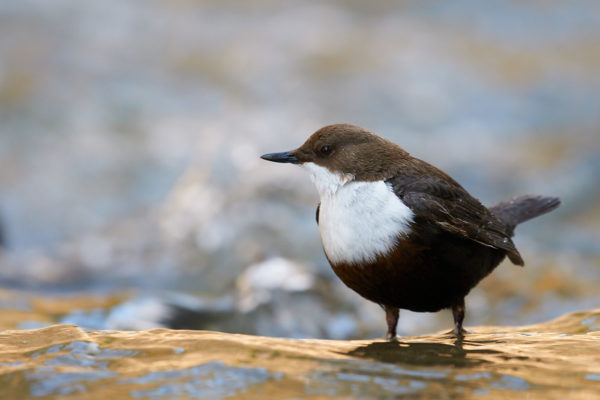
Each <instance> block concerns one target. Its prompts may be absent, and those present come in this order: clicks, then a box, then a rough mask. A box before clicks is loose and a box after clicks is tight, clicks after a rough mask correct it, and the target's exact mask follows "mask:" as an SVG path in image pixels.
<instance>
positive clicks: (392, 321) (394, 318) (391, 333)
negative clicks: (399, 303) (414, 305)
mask: <svg viewBox="0 0 600 400" xmlns="http://www.w3.org/2000/svg"><path fill="white" fill-rule="evenodd" d="M383 309H384V310H385V322H387V326H388V330H387V334H386V335H385V338H386V339H387V340H390V341H392V340H394V339H396V326H397V325H398V316H399V315H400V309H398V308H396V307H390V306H383Z"/></svg>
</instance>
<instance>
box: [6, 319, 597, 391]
mask: <svg viewBox="0 0 600 400" xmlns="http://www.w3.org/2000/svg"><path fill="white" fill-rule="evenodd" d="M598 318H600V310H593V311H588V312H579V313H573V314H568V315H565V316H563V317H561V318H558V319H556V320H554V321H551V322H547V323H543V324H538V325H528V326H522V327H477V328H471V330H472V332H471V333H470V334H468V335H467V337H466V338H465V339H464V340H463V341H458V340H456V339H455V338H454V337H453V336H452V335H450V334H445V333H438V334H432V335H423V336H414V337H403V338H400V339H399V341H397V342H392V343H389V342H385V341H382V340H359V341H334V340H316V339H306V340H292V339H281V338H267V337H261V336H249V335H235V334H225V333H220V332H213V331H172V330H165V329H155V330H149V331H142V332H128V331H84V330H82V329H81V328H78V327H76V326H71V325H53V326H49V327H46V328H42V329H36V330H25V331H2V332H1V333H0V397H1V398H6V399H12V398H36V397H40V398H47V399H52V398H57V399H58V398H61V399H62V398H76V399H91V398H108V397H110V398H112V399H121V398H144V399H146V398H149V399H173V398H198V399H220V398H240V399H241V398H243V399H253V398H255V399H265V398H320V397H335V398H396V397H397V396H400V395H406V396H408V397H410V398H411V399H447V398H464V399H469V398H479V397H480V396H482V398H485V399H504V398H508V397H515V398H527V399H544V400H547V399H565V398H568V399H594V398H600V346H599V345H598V344H599V343H600V325H598V324H594V323H595V321H596V320H597V319H598Z"/></svg>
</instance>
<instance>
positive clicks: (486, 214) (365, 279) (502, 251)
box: [262, 124, 560, 339]
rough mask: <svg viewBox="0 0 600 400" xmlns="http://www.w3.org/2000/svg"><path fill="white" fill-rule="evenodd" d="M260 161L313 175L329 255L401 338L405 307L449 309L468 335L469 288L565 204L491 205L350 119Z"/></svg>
mask: <svg viewBox="0 0 600 400" xmlns="http://www.w3.org/2000/svg"><path fill="white" fill-rule="evenodd" d="M262 158H263V159H265V160H269V161H275V162H281V163H292V164H300V165H301V166H302V167H304V168H305V169H307V170H308V171H309V172H310V175H311V178H312V181H313V183H314V184H315V186H316V187H317V190H318V191H319V196H320V203H319V205H318V206H317V223H318V225H319V231H320V232H321V241H322V243H323V249H324V250H325V255H326V257H327V260H328V261H329V263H330V264H331V267H332V268H333V271H334V272H335V273H336V275H337V276H338V277H339V278H340V279H341V280H342V281H343V282H344V283H345V284H346V285H347V286H348V287H350V288H351V289H353V290H354V291H356V292H357V293H358V294H360V295H361V296H363V297H365V298H366V299H368V300H371V301H374V302H375V303H378V304H380V305H381V306H382V307H383V309H384V310H385V313H386V321H387V326H388V331H387V338H388V339H393V338H395V337H396V325H397V324H398V315H399V309H401V308H402V309H407V310H412V311H421V312H425V311H428V312H434V311H439V310H441V309H443V308H451V309H452V315H453V317H454V326H455V328H454V332H455V334H456V335H457V336H458V337H462V336H463V334H464V330H463V327H462V324H463V319H464V316H465V296H466V295H467V294H468V293H469V291H470V290H471V289H472V288H473V287H475V285H477V283H479V281H481V280H482V279H483V278H484V277H486V276H487V275H488V274H489V273H490V272H492V271H493V270H494V268H496V266H498V264H499V263H500V262H501V261H502V260H503V259H504V257H505V256H508V258H509V260H510V261H511V262H512V263H513V264H516V265H523V259H522V258H521V255H520V254H519V251H518V250H517V249H516V247H515V245H514V243H513V241H512V240H511V237H512V236H513V233H514V229H515V227H516V226H517V225H518V224H520V223H521V222H523V221H526V220H528V219H531V218H533V217H536V216H538V215H540V214H544V213H546V212H549V211H552V210H553V209H555V208H556V207H558V206H559V205H560V200H559V199H558V198H556V197H543V196H533V195H527V196H521V197H516V198H513V199H511V200H507V201H503V202H501V203H499V204H497V205H495V206H493V207H490V208H486V207H485V206H483V205H482V204H481V203H480V202H479V200H477V199H476V198H474V197H473V196H471V195H470V194H469V193H468V192H467V191H466V190H465V189H464V188H463V187H462V186H461V185H459V184H458V183H457V182H456V181H455V180H454V179H452V178H451V177H450V176H448V175H447V174H446V173H444V172H443V171H441V170H439V169H438V168H436V167H434V166H432V165H430V164H428V163H426V162H425V161H422V160H420V159H418V158H415V157H412V156H411V155H410V154H409V153H408V152H406V151H405V150H403V149H402V148H401V147H400V146H398V145H396V144H395V143H392V142H390V141H388V140H386V139H384V138H382V137H380V136H378V135H376V134H374V133H372V132H369V131H368V130H366V129H363V128H360V127H358V126H354V125H349V124H337V125H329V126H326V127H324V128H321V129H319V130H318V131H317V132H315V133H314V134H313V135H312V136H311V137H310V138H309V139H308V140H307V141H306V142H305V143H304V144H303V145H302V146H300V147H299V148H297V149H296V150H292V151H288V152H283V153H271V154H265V155H263V156H262Z"/></svg>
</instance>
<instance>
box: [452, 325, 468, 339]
mask: <svg viewBox="0 0 600 400" xmlns="http://www.w3.org/2000/svg"><path fill="white" fill-rule="evenodd" d="M467 333H473V332H471V331H468V330H466V329H465V328H463V327H462V326H461V327H460V328H459V327H455V328H454V329H452V330H451V331H450V332H448V334H450V335H454V336H456V337H457V338H464V337H465V335H466V334H467Z"/></svg>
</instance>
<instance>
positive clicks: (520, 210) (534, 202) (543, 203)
mask: <svg viewBox="0 0 600 400" xmlns="http://www.w3.org/2000/svg"><path fill="white" fill-rule="evenodd" d="M558 206H560V199H559V198H558V197H544V196H539V195H537V196H536V195H525V196H518V197H513V198H512V199H510V200H505V201H502V202H500V203H498V204H496V205H495V206H493V207H490V211H491V213H492V214H494V215H495V216H496V217H498V218H500V220H501V221H502V222H504V224H505V225H506V227H507V228H508V229H509V233H510V234H511V236H512V234H513V232H514V230H515V228H516V226H517V225H519V224H520V223H521V222H525V221H527V220H530V219H531V218H535V217H537V216H538V215H542V214H546V213H548V212H550V211H552V210H554V209H555V208H557V207H558Z"/></svg>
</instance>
